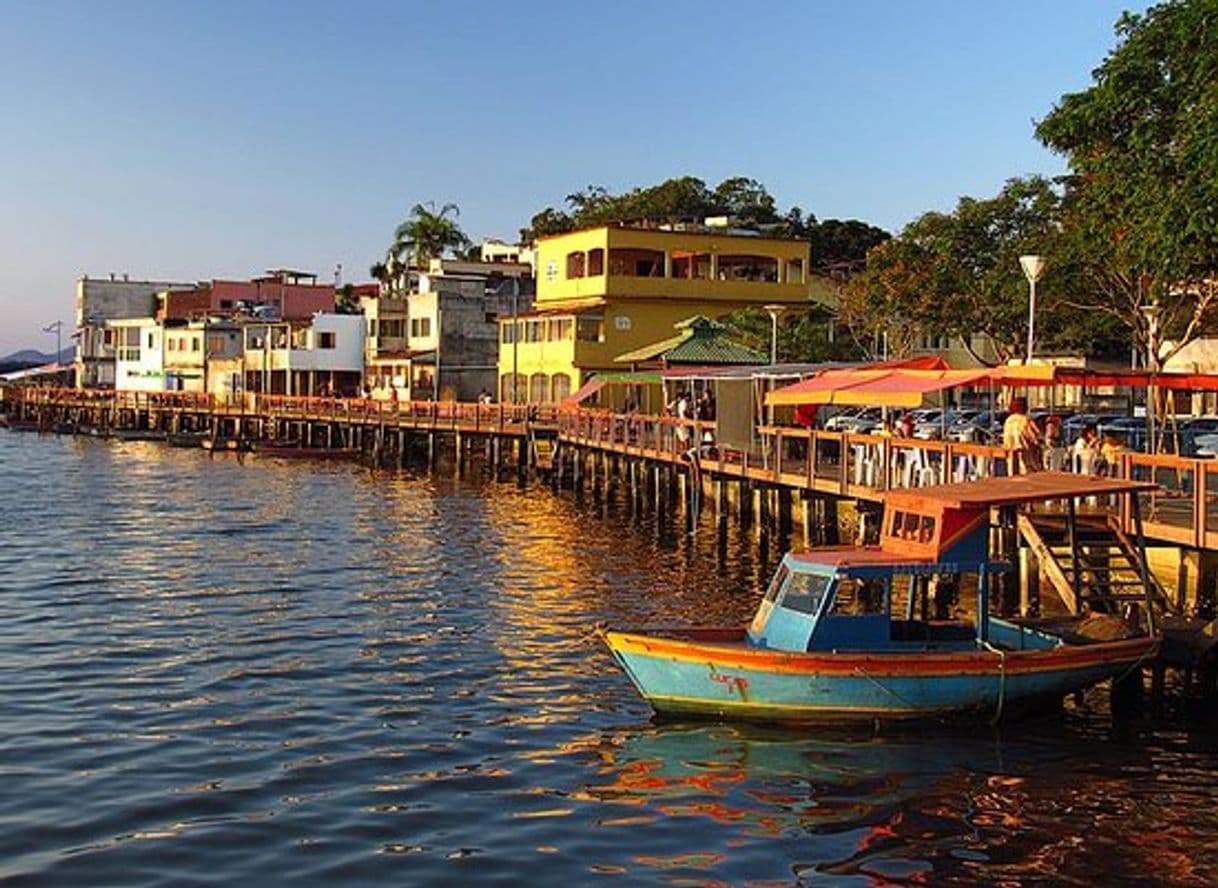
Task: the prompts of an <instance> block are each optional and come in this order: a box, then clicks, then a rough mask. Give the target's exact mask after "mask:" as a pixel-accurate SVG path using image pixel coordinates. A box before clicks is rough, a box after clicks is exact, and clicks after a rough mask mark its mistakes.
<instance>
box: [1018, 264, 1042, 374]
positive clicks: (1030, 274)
mask: <svg viewBox="0 0 1218 888" xmlns="http://www.w3.org/2000/svg"><path fill="white" fill-rule="evenodd" d="M1019 266H1020V267H1021V268H1022V269H1023V274H1024V277H1026V278H1027V279H1028V354H1027V357H1026V358H1025V360H1024V363H1025V364H1031V363H1032V349H1033V347H1034V346H1035V343H1036V282H1037V281H1038V280H1039V279H1040V275H1041V273H1042V272H1043V271H1044V270H1045V258H1044V257H1043V256H1036V255H1029V256H1020V257H1019Z"/></svg>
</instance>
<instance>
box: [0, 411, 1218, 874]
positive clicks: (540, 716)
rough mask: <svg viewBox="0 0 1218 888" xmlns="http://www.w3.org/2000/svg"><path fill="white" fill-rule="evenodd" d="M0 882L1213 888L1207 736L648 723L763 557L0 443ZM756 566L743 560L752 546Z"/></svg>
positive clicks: (588, 518) (164, 452) (1098, 704)
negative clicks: (623, 653) (610, 632)
mask: <svg viewBox="0 0 1218 888" xmlns="http://www.w3.org/2000/svg"><path fill="white" fill-rule="evenodd" d="M0 516H2V518H0V880H11V882H12V883H14V884H22V883H31V884H32V883H38V884H46V883H52V884H82V885H83V884H89V885H97V884H109V885H142V884H162V885H181V884H198V883H216V884H233V883H237V882H243V883H244V882H250V881H253V880H254V879H259V880H261V881H264V882H269V883H280V882H288V881H297V882H299V881H304V880H307V881H309V882H311V883H325V882H331V883H335V882H341V883H351V882H384V883H392V884H424V883H444V884H464V883H468V882H474V881H477V882H479V883H522V882H527V883H529V884H536V885H543V884H556V885H570V884H587V883H598V882H610V881H612V882H615V883H621V884H630V885H636V884H665V885H671V884H698V885H704V884H719V883H721V884H744V883H750V884H767V885H768V884H808V885H814V884H829V885H873V884H885V883H915V884H916V883H927V884H937V885H938V884H974V883H978V882H982V883H991V884H1027V885H1041V884H1054V885H1057V884H1077V885H1096V884H1117V883H1139V884H1148V883H1158V884H1180V885H1189V884H1196V885H1202V884H1213V883H1215V882H1218V754H1216V753H1215V749H1216V745H1215V734H1214V732H1213V731H1212V730H1211V729H1209V728H1206V727H1205V726H1204V725H1203V724H1201V723H1198V722H1197V721H1195V720H1193V721H1184V720H1181V719H1172V718H1169V719H1167V720H1166V721H1160V722H1158V723H1157V724H1156V725H1152V724H1150V723H1149V722H1135V723H1133V724H1129V725H1126V724H1122V725H1119V726H1117V727H1113V726H1112V724H1111V720H1110V719H1109V718H1108V715H1107V711H1106V708H1105V698H1104V695H1103V694H1101V693H1094V694H1091V695H1089V696H1088V697H1087V699H1086V700H1085V701H1083V704H1082V705H1081V706H1079V707H1070V708H1069V709H1068V711H1067V712H1066V714H1065V715H1064V716H1063V717H1062V718H1061V719H1058V720H1054V721H1050V722H1047V723H1044V722H1042V723H1038V724H1033V725H1018V726H1007V727H1005V728H1004V729H1003V731H1002V733H1001V734H996V733H994V732H993V731H991V730H990V729H988V728H981V729H977V730H973V731H968V732H960V731H948V730H945V729H925V730H922V731H918V732H899V733H892V732H879V733H876V732H874V731H869V730H866V729H864V730H853V731H850V732H848V733H842V732H840V731H838V732H835V731H821V732H816V733H811V732H808V731H802V732H800V731H792V730H779V729H775V728H764V727H742V726H732V725H714V724H706V723H697V722H688V723H680V722H668V723H662V724H657V723H653V721H652V719H651V714H650V710H649V709H648V707H647V706H646V705H645V704H643V703H642V702H641V701H640V700H639V699H638V697H637V696H636V695H635V693H634V690H633V688H632V687H631V686H630V684H629V682H628V681H627V679H626V678H625V676H624V675H623V674H622V673H620V672H619V671H618V670H617V668H616V667H615V666H614V664H613V663H612V661H611V659H610V658H609V657H608V655H607V653H606V652H605V650H604V649H603V648H602V646H601V644H600V642H599V641H598V640H597V638H596V635H595V627H596V626H597V625H598V624H603V623H604V624H614V625H637V624H641V623H648V622H651V623H665V622H667V623H673V622H698V623H712V622H723V621H726V622H739V621H742V620H744V619H746V618H747V617H748V616H749V615H750V614H751V612H752V610H753V606H754V601H755V595H756V592H755V591H754V590H755V589H756V586H757V583H758V582H759V579H760V578H763V577H765V576H767V575H768V573H769V570H770V567H771V565H770V564H769V563H767V562H768V561H769V559H770V558H772V557H774V556H775V555H776V554H777V553H776V552H771V553H769V557H768V558H767V557H759V556H757V554H756V553H757V547H756V542H755V541H753V540H750V539H749V538H748V537H747V536H743V537H742V536H740V535H739V534H738V532H737V531H735V530H730V531H728V532H727V534H726V535H723V536H719V535H717V534H716V533H715V531H714V528H713V527H712V526H707V527H703V528H702V529H701V530H700V532H699V534H698V535H697V536H696V538H694V539H693V540H691V539H689V538H688V537H687V536H684V535H683V534H680V533H678V532H675V531H673V530H672V529H671V528H668V527H665V526H664V525H662V524H656V523H654V522H643V523H639V524H635V523H634V522H632V521H631V519H630V518H629V517H628V516H627V515H626V513H625V511H624V510H623V509H622V508H620V507H617V508H610V509H608V510H604V509H603V508H602V507H601V506H599V505H598V504H596V503H593V502H592V501H588V502H586V503H577V502H576V501H575V500H574V499H573V498H572V497H571V496H570V495H563V496H555V495H553V494H551V493H549V492H548V491H546V490H544V489H532V490H527V491H521V490H518V489H517V488H516V487H515V486H514V485H511V484H496V483H494V482H490V481H487V480H483V479H480V480H477V481H462V482H458V481H456V480H453V479H445V478H429V477H423V478H418V477H410V476H407V475H402V474H396V473H385V472H381V473H373V472H371V471H369V470H367V469H364V468H360V467H357V466H345V465H336V466H332V465H323V464H313V465H297V464H293V463H287V462H283V463H280V462H275V461H256V460H253V459H251V460H249V461H247V462H246V463H244V464H238V463H237V462H236V461H235V460H234V459H233V458H232V457H218V458H216V459H215V460H210V459H208V458H207V457H206V456H205V455H203V454H202V453H197V452H187V451H177V450H171V449H167V448H164V447H162V446H158V445H155V444H139V443H108V442H102V441H94V440H87V439H71V438H55V437H38V436H33V435H18V434H15V433H6V432H0ZM763 554H764V553H763Z"/></svg>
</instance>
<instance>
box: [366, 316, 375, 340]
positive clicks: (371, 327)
mask: <svg viewBox="0 0 1218 888" xmlns="http://www.w3.org/2000/svg"><path fill="white" fill-rule="evenodd" d="M368 338H369V339H376V318H368Z"/></svg>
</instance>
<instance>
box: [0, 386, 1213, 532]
mask: <svg viewBox="0 0 1218 888" xmlns="http://www.w3.org/2000/svg"><path fill="white" fill-rule="evenodd" d="M0 400H3V401H4V402H5V403H6V404H8V405H10V406H16V407H39V406H50V407H58V408H68V409H79V408H92V409H97V410H109V411H113V412H114V413H115V414H117V412H118V411H125V410H131V411H137V412H142V411H146V412H148V413H149V414H155V413H163V412H166V411H169V412H173V411H184V412H194V413H200V414H213V415H223V416H233V415H246V416H251V417H259V416H261V417H268V418H284V419H297V420H304V421H316V422H340V423H341V422H356V423H378V424H379V423H385V424H388V425H397V426H409V427H412V428H421V429H435V430H457V431H469V432H475V433H487V434H493V433H506V434H513V435H517V434H523V433H524V432H525V431H526V430H527V429H529V428H538V427H541V428H547V429H557V431H558V433H559V436H560V437H561V438H562V439H563V440H564V441H567V442H570V443H574V444H582V445H586V446H592V447H597V448H600V449H605V450H612V451H615V452H618V453H623V454H628V455H636V456H640V457H643V458H648V459H657V460H665V461H670V462H684V461H691V460H693V459H695V458H696V459H697V460H698V463H699V465H700V466H701V467H702V468H703V469H704V470H708V471H710V472H712V473H719V474H721V475H723V476H728V477H736V478H741V479H745V480H749V481H755V482H762V483H771V484H781V485H785V486H788V487H791V488H794V489H798V490H809V491H816V492H819V493H828V494H836V495H840V496H848V497H857V498H861V499H871V500H878V499H880V498H881V497H882V496H883V493H884V492H885V491H888V490H895V489H903V488H909V487H924V486H927V485H930V484H939V483H950V482H956V481H969V480H976V479H980V478H988V477H995V476H1001V475H1006V474H1009V473H1010V472H1011V471H1012V468H1013V466H1014V465H1015V463H1014V455H1013V454H1012V453H1011V452H1009V451H1006V450H1004V449H1002V448H1001V447H990V446H987V445H984V444H967V443H957V442H952V441H925V440H920V439H916V438H883V437H877V436H873V435H856V434H850V433H847V432H832V431H824V430H820V429H806V428H799V427H792V426H778V425H767V426H762V427H761V428H759V429H758V430H757V439H756V441H755V442H754V443H753V444H752V445H750V446H748V447H741V448H736V447H731V446H724V445H722V444H720V443H718V442H717V441H716V440H715V431H716V425H715V423H714V422H704V421H698V420H690V419H678V418H677V417H674V416H654V415H644V414H639V413H614V412H612V411H610V410H600V409H588V408H560V407H558V406H557V405H526V404H476V403H467V402H460V401H400V402H399V401H391V400H376V399H370V398H322V397H304V396H289V395H259V394H247V395H245V396H244V397H241V398H238V399H237V403H222V402H218V401H217V400H215V399H214V398H213V397H212V396H211V395H208V394H205V393H197V392H114V391H90V390H81V389H69V388H39V387H24V386H7V387H3V388H0ZM1113 471H1114V472H1115V473H1116V474H1117V475H1118V476H1119V477H1122V478H1132V479H1136V480H1144V481H1153V482H1155V484H1157V485H1158V489H1157V490H1155V491H1153V492H1151V493H1147V494H1140V495H1139V505H1140V511H1141V513H1142V516H1143V523H1144V529H1145V532H1146V535H1147V536H1148V537H1150V538H1152V539H1155V540H1162V541H1167V542H1171V543H1176V544H1179V545H1183V546H1188V547H1192V548H1197V549H1209V550H1218V460H1212V459H1209V460H1207V459H1192V458H1186V457H1179V456H1168V455H1150V454H1144V453H1133V452H1130V453H1125V454H1122V455H1121V456H1120V458H1119V459H1118V461H1117V463H1116V465H1115V466H1114V467H1113ZM1114 513H1115V514H1117V515H1118V516H1119V517H1120V519H1121V521H1122V523H1123V525H1124V526H1125V528H1126V530H1128V531H1129V532H1133V529H1134V528H1133V526H1132V517H1131V515H1130V514H1129V510H1128V509H1126V508H1116V509H1114Z"/></svg>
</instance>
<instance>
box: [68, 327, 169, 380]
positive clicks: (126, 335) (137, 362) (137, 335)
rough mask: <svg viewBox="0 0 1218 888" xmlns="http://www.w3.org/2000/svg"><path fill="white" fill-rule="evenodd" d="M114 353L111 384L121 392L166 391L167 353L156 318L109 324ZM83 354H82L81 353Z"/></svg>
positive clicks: (108, 329) (107, 328)
mask: <svg viewBox="0 0 1218 888" xmlns="http://www.w3.org/2000/svg"><path fill="white" fill-rule="evenodd" d="M105 329H106V330H107V331H108V332H110V333H111V334H112V335H111V336H110V337H109V339H110V341H111V342H112V343H113V346H112V349H113V353H114V364H113V373H114V377H113V379H112V381H111V383H110V385H112V386H113V387H114V388H116V389H118V390H119V391H121V392H163V391H165V352H164V336H163V335H162V330H161V325H160V324H158V323H157V322H156V320H155V319H154V318H150V317H147V318H119V319H116V320H112V321H107V322H106V327H105ZM78 354H79V353H78Z"/></svg>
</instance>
